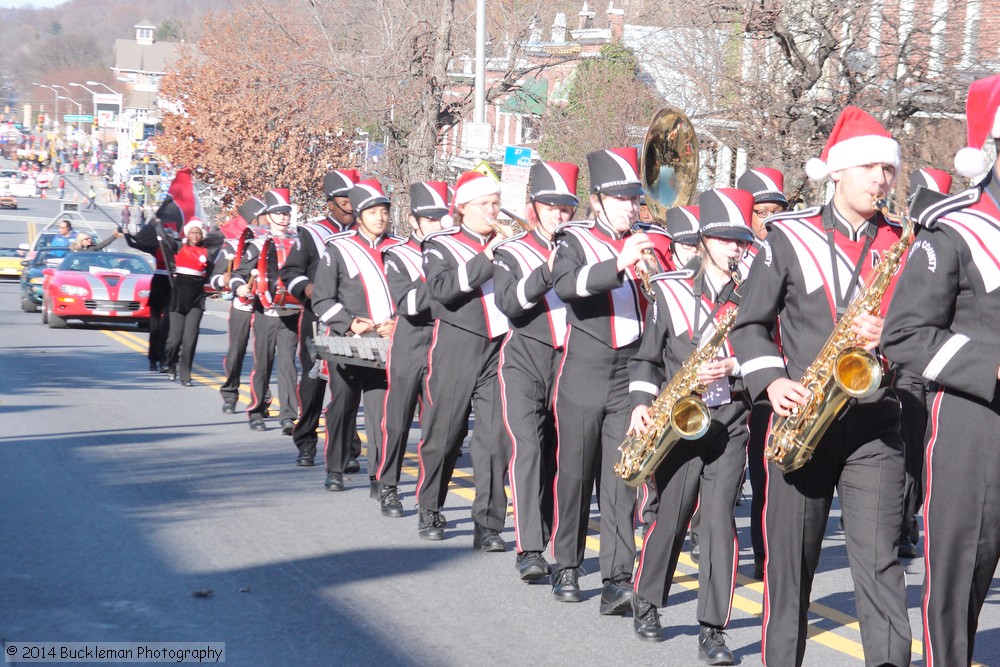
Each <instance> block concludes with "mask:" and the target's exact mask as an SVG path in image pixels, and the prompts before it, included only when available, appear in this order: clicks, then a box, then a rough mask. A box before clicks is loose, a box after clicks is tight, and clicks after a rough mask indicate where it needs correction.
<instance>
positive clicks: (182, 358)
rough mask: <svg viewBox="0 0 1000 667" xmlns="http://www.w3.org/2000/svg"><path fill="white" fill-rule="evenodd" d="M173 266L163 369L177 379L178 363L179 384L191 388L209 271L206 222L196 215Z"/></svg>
mask: <svg viewBox="0 0 1000 667" xmlns="http://www.w3.org/2000/svg"><path fill="white" fill-rule="evenodd" d="M174 266H175V269H174V287H173V290H172V291H171V297H170V332H169V335H168V336H167V346H166V368H167V375H168V376H169V377H170V379H171V380H176V379H177V376H178V368H177V366H178V362H179V363H180V369H179V372H180V380H181V384H182V385H183V386H185V387H190V386H191V385H192V382H191V364H192V362H193V361H194V352H195V349H196V348H197V347H198V330H199V327H200V326H201V318H202V315H204V314H205V284H206V283H207V282H208V275H209V274H210V273H211V272H212V260H211V259H210V258H209V253H208V250H206V249H205V224H204V223H203V222H202V221H201V220H199V219H198V218H191V219H190V220H188V222H187V224H185V225H184V242H183V243H182V244H181V245H180V247H179V248H178V249H177V251H176V254H175V255H174Z"/></svg>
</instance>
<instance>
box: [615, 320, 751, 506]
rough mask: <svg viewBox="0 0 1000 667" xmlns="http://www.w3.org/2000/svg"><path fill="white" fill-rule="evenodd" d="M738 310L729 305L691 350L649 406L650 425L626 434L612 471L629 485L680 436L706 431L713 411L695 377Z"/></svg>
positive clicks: (642, 480) (648, 472) (718, 346)
mask: <svg viewBox="0 0 1000 667" xmlns="http://www.w3.org/2000/svg"><path fill="white" fill-rule="evenodd" d="M738 310H739V308H730V309H729V310H728V311H726V313H725V314H723V315H722V317H720V318H719V319H718V320H717V321H716V324H715V333H713V334H712V336H711V337H709V338H708V339H707V340H706V341H705V343H704V344H703V345H702V346H701V347H699V348H698V349H696V350H695V351H694V352H692V353H691V355H690V356H689V357H688V358H687V359H686V360H685V361H684V364H683V365H682V366H681V369H680V370H679V371H677V374H676V375H674V377H673V378H671V379H670V382H669V383H668V384H667V386H666V387H664V388H663V391H661V392H660V395H659V396H657V397H656V400H655V401H653V404H652V405H650V406H649V418H650V420H651V423H650V425H649V428H648V429H646V431H645V432H643V433H640V434H631V435H629V436H628V437H627V438H625V441H624V442H623V443H622V444H621V445H620V446H619V447H618V451H619V452H621V457H620V459H619V461H618V463H616V464H615V474H616V475H618V476H619V477H621V478H622V479H623V480H625V483H626V484H628V485H629V486H631V487H638V486H641V485H643V484H645V482H646V480H647V479H649V478H650V476H652V474H653V473H654V472H655V471H656V468H657V467H658V466H659V465H660V463H661V462H662V461H663V459H664V457H665V456H666V455H667V454H668V453H670V450H671V449H673V448H674V445H676V444H677V443H678V442H680V440H682V439H683V440H697V439H698V438H700V437H702V436H703V435H705V433H707V432H708V427H709V425H710V424H711V423H712V415H711V413H710V412H709V410H708V406H707V405H705V402H704V401H703V400H701V398H700V397H699V396H698V394H701V393H703V392H704V391H705V386H704V385H702V384H701V383H700V382H699V381H698V368H699V367H701V365H702V364H704V363H705V362H708V361H712V360H713V359H715V358H716V357H718V355H719V350H721V349H722V345H723V343H725V341H726V338H727V337H728V336H729V330H730V329H732V328H733V323H734V322H735V321H736V311H738Z"/></svg>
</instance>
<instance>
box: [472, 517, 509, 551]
mask: <svg viewBox="0 0 1000 667" xmlns="http://www.w3.org/2000/svg"><path fill="white" fill-rule="evenodd" d="M472 548H473V549H477V550H480V551H491V552H500V551H506V550H507V543H506V542H504V540H503V538H502V537H500V531H498V530H493V529H492V528H487V527H486V526H480V525H479V524H478V523H477V524H475V526H474V529H473V531H472Z"/></svg>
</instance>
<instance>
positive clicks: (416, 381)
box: [378, 235, 434, 487]
mask: <svg viewBox="0 0 1000 667" xmlns="http://www.w3.org/2000/svg"><path fill="white" fill-rule="evenodd" d="M421 241H422V239H419V238H417V237H416V236H415V235H414V236H411V237H410V238H409V239H407V240H406V241H405V242H400V243H395V244H392V245H388V246H386V247H385V248H384V249H383V250H382V260H383V264H384V266H385V276H386V281H387V282H388V285H389V293H390V294H391V295H392V301H393V303H394V304H395V308H396V315H397V316H398V317H397V318H396V326H395V328H394V329H393V331H392V338H391V339H390V340H389V355H388V358H387V360H386V364H385V370H386V376H387V378H388V386H387V387H386V392H385V405H384V406H383V411H382V412H383V414H382V454H381V456H380V464H379V468H378V481H379V482H380V483H381V484H382V485H383V486H385V487H396V486H399V476H400V474H401V472H402V469H403V458H404V456H405V455H406V441H407V438H408V437H409V434H410V425H411V423H412V422H413V411H414V410H415V409H416V406H417V400H418V398H419V397H421V396H422V395H423V384H424V380H425V378H426V376H427V351H428V350H429V349H430V345H431V334H432V332H433V328H434V326H433V325H434V322H433V320H432V319H431V298H430V293H429V291H428V289H427V281H426V280H425V278H424V268H423V251H422V250H421V247H420V244H421Z"/></svg>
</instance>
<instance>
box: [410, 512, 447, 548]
mask: <svg viewBox="0 0 1000 667" xmlns="http://www.w3.org/2000/svg"><path fill="white" fill-rule="evenodd" d="M418 513H419V515H420V518H419V519H418V520H417V535H419V536H420V537H422V538H423V539H425V540H431V541H432V542H437V541H438V540H443V539H444V526H445V521H444V517H443V516H441V513H440V512H435V511H434V510H425V509H421V510H419V512H418Z"/></svg>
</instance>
